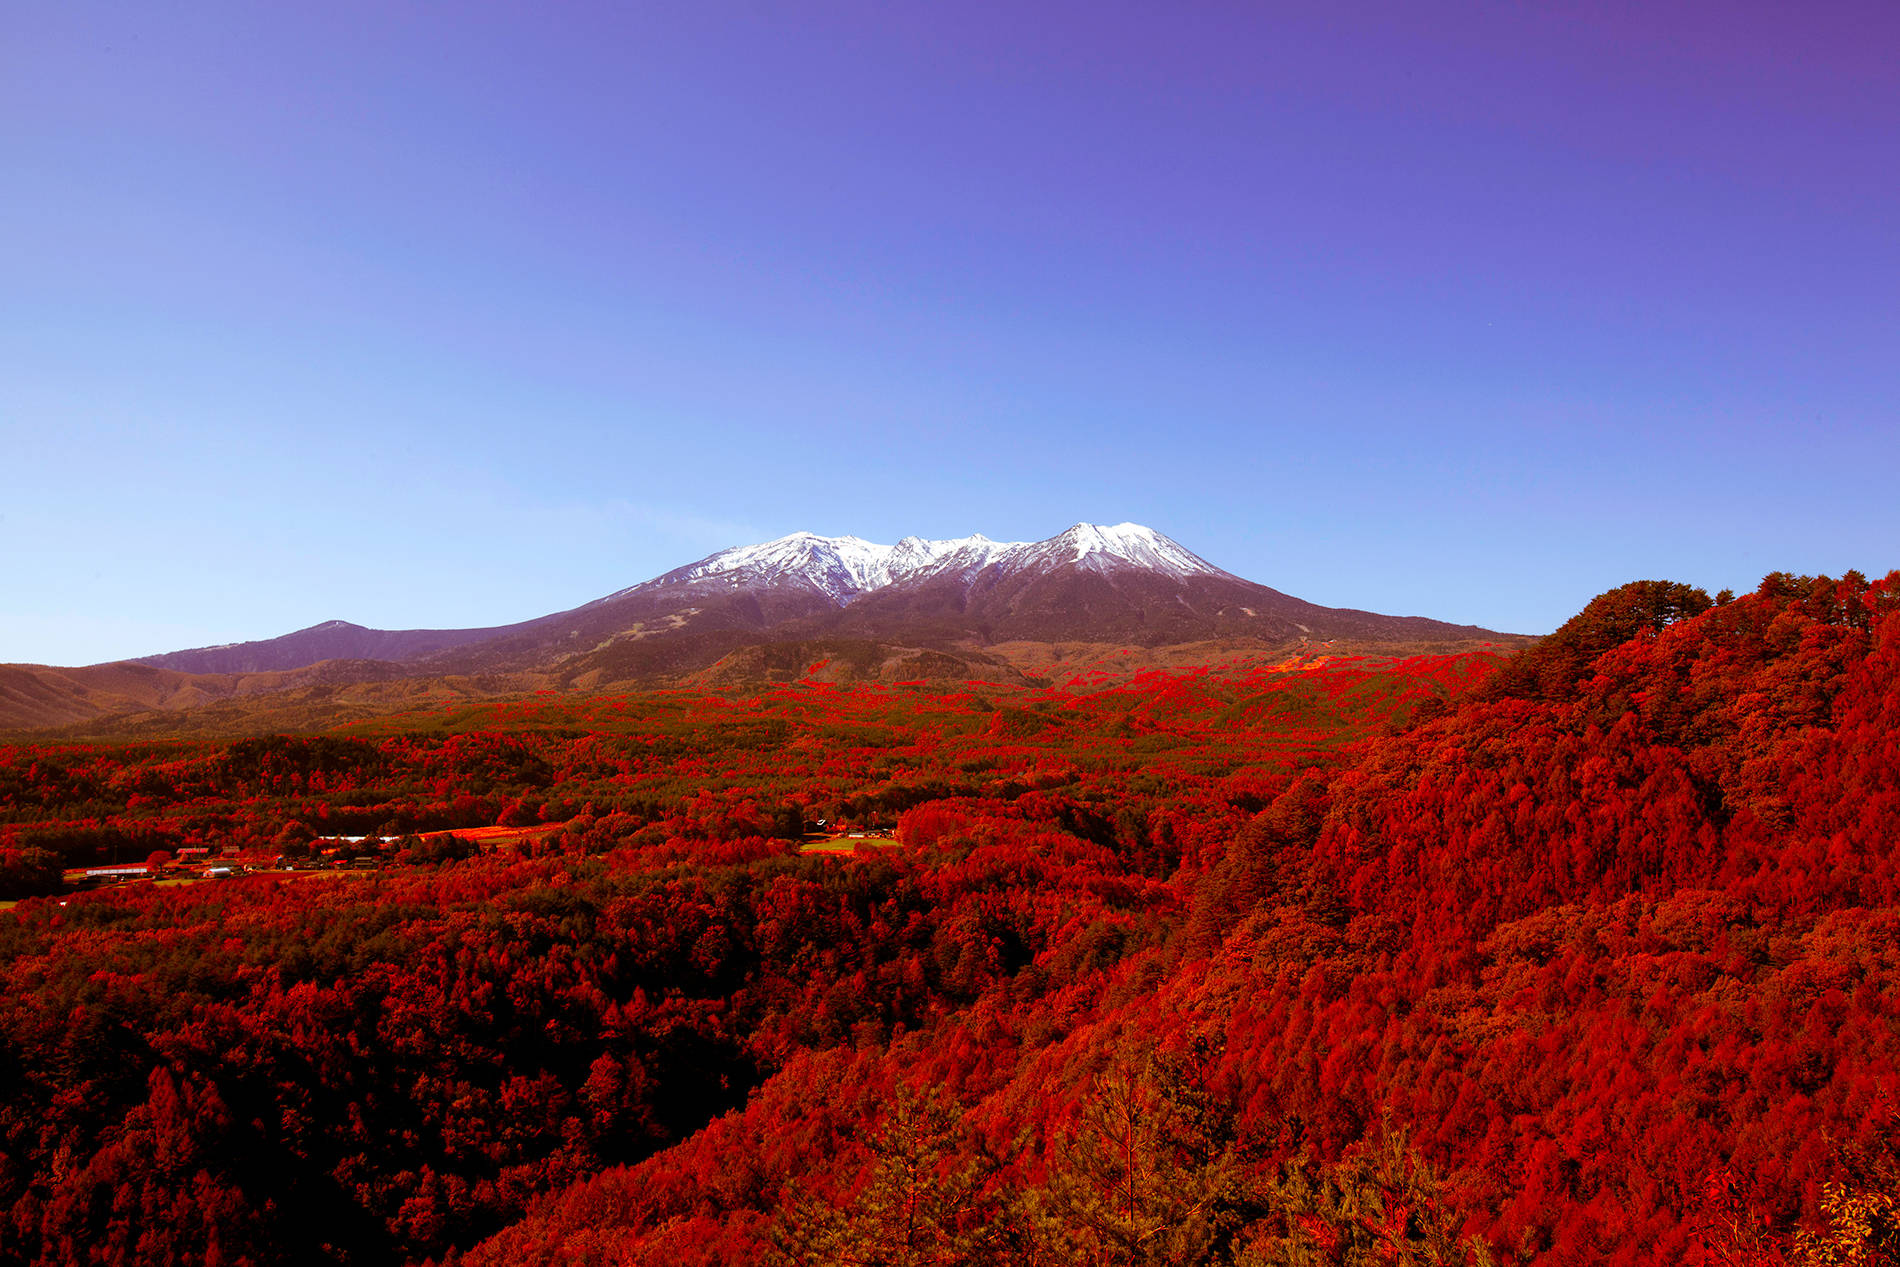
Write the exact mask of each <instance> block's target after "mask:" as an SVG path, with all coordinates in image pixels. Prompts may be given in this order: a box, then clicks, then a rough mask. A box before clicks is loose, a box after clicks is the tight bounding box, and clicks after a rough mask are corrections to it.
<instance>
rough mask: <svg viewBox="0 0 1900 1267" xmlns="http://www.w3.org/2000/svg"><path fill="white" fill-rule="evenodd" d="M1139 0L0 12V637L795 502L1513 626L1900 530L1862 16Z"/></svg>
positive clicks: (670, 562)
mask: <svg viewBox="0 0 1900 1267" xmlns="http://www.w3.org/2000/svg"><path fill="white" fill-rule="evenodd" d="M1185 7H1186V6H1156V5H1123V4H1114V3H1110V4H1087V5H1082V4H1075V5H1067V4H1037V5H1020V4H1010V5H1000V4H999V5H986V4H975V3H967V4H956V5H945V6H899V5H876V4H862V5H837V4H824V3H818V4H811V5H782V6H781V5H768V4H720V3H694V4H653V5H640V6H619V5H611V6H609V5H602V6H588V5H582V4H573V5H565V6H560V7H559V9H558V14H559V16H558V18H557V17H551V16H549V15H550V14H551V13H554V12H556V10H554V9H552V8H550V7H548V6H536V7H530V6H525V5H522V6H504V5H471V6H454V7H449V6H441V5H433V4H428V5H425V4H400V3H390V2H387V0H379V2H378V3H373V4H352V3H325V4H321V5H316V4H311V5H266V6H260V5H248V4H247V5H236V4H233V5H228V6H220V5H214V4H193V5H186V6H135V5H125V4H117V3H115V4H93V3H85V2H83V0H82V2H76V3H75V2H64V3H58V4H53V3H26V4H20V5H14V6H11V7H10V8H9V13H8V16H7V17H6V18H5V19H4V23H5V26H6V30H5V34H4V38H3V39H0V171H4V172H5V173H7V175H6V178H5V188H6V194H7V196H6V197H4V198H0V241H3V242H4V243H5V244H6V246H5V249H4V250H0V454H3V455H4V459H3V460H0V559H4V563H3V564H0V567H3V568H4V573H0V580H3V581H4V584H0V661H27V662H41V663H56V664H77V663H90V662H94V661H99V660H106V659H112V658H116V657H120V656H129V655H139V654H148V653H152V652H157V651H162V650H170V649H175V648H179V647H185V646H194V645H200V644H205V643H214V642H225V641H234V640H239V639H247V638H257V637H269V636H273V635H275V634H278V633H283V632H287V631H289V630H291V629H295V628H299V627H302V626H305V625H310V624H314V623H316V622H318V621H321V620H325V619H331V618H342V619H348V620H354V621H357V622H360V623H363V624H368V625H374V626H379V627H384V628H406V627H415V626H465V625H482V624H496V623H505V622H509V621H513V620H519V619H525V618H528V617H531V616H536V615H540V614H543V613H545V612H549V611H553V610H558V609H561V608H565V607H570V606H574V605H576V604H578V603H581V602H584V601H587V600H589V599H592V598H595V597H598V596H600V595H602V594H605V593H608V592H610V591H612V590H615V589H618V588H621V587H622V586H625V585H628V584H631V583H634V582H636V581H639V580H643V579H645V578H647V577H649V576H652V575H654V574H656V573H658V572H661V571H664V570H666V569H667V568H670V567H673V566H676V565H678V564H680V563H683V562H687V561H690V560H692V559H695V558H698V557H700V556H702V555H705V554H707V553H710V552H712V551H713V550H716V549H719V548H722V547H724V546H728V545H734V544H740V543H743V542H748V541H756V540H763V539H766V538H769V537H773V536H778V535H781V534H783V533H786V532H791V531H795V530H799V529H808V530H812V531H817V532H822V533H831V534H842V533H855V534H856V535H859V536H863V537H867V538H870V539H872V540H877V541H893V540H895V539H897V538H898V537H900V536H903V535H906V534H909V533H919V534H922V535H925V536H962V535H966V534H968V533H971V532H978V531H980V532H983V533H985V534H987V535H989V536H991V537H996V538H1002V539H1028V538H1039V537H1045V536H1049V535H1051V534H1053V533H1056V532H1059V531H1061V530H1062V529H1063V528H1066V527H1068V526H1069V525H1070V524H1071V523H1074V522H1077V521H1080V520H1089V521H1095V522H1108V523H1114V522H1120V521H1123V520H1134V521H1137V522H1141V523H1146V524H1149V525H1151V526H1153V527H1155V528H1158V529H1160V530H1162V531H1164V532H1166V533H1168V534H1170V535H1172V536H1174V537H1175V538H1177V539H1178V540H1180V541H1181V542H1182V543H1183V544H1185V545H1187V546H1188V547H1189V548H1191V549H1193V550H1196V551H1197V552H1199V553H1200V554H1202V555H1204V556H1205V557H1207V558H1209V559H1210V560H1212V561H1213V562H1215V563H1217V564H1219V565H1221V566H1223V567H1226V568H1228V569H1230V570H1232V571H1235V572H1238V573H1240V574H1241V575H1244V576H1247V577H1249V578H1251V579H1254V580H1258V581H1261V582H1263V583H1265V584H1268V585H1272V586H1275V587H1276V588H1279V589H1282V590H1285V591H1287V592H1289V593H1292V594H1296V595H1299V596H1300V597H1303V598H1307V599H1310V600H1313V601H1315V602H1321V603H1327V604H1333V605H1342V606H1357V607H1368V608H1372V609H1375V610H1380V611H1387V612H1393V613H1399V614H1420V615H1429V616H1435V617H1440V618H1444V619H1451V620H1457V621H1469V622H1474V623H1479V624H1485V625H1489V626H1491V627H1494V628H1502V629H1509V630H1517V631H1524V632H1543V631H1546V630H1548V629H1550V628H1553V627H1554V626H1555V625H1557V624H1559V623H1561V622H1562V621H1563V620H1564V619H1565V618H1567V617H1568V616H1569V615H1570V614H1572V613H1574V612H1575V611H1576V610H1577V609H1579V608H1580V607H1581V606H1582V605H1583V604H1584V603H1585V602H1586V601H1588V599H1589V598H1590V597H1591V596H1592V595H1594V594H1596V593H1598V592H1600V591H1601V590H1604V589H1607V588H1609V587H1610V586H1613V585H1616V584H1619V583H1621V582H1623V581H1626V580H1632V579H1637V578H1641V577H1666V578H1670V579H1677V580H1684V581H1690V582H1694V583H1697V584H1701V585H1704V586H1707V587H1708V588H1710V589H1711V590H1713V589H1716V588H1720V587H1722V586H1732V587H1736V588H1748V587H1752V586H1753V585H1754V583H1755V582H1756V581H1757V580H1758V579H1759V578H1760V576H1761V575H1762V574H1763V573H1765V572H1768V571H1771V570H1777V569H1781V570H1788V571H1795V572H1833V573H1838V572H1840V571H1842V570H1845V569H1847V568H1860V569H1861V570H1863V571H1866V572H1870V573H1884V572H1885V571H1887V570H1888V569H1890V568H1893V567H1896V566H1900V497H1896V496H1895V495H1894V493H1893V491H1892V484H1893V472H1894V471H1895V470H1896V469H1900V414H1897V413H1896V406H1897V405H1900V305H1897V304H1896V303H1895V299H1894V297H1895V296H1896V295H1900V235H1896V233H1895V232H1894V225H1895V224H1896V223H1900V74H1897V73H1896V72H1895V71H1894V69H1893V65H1892V60H1891V50H1892V49H1893V48H1894V47H1895V42H1896V37H1900V9H1896V8H1895V7H1894V6H1893V5H1891V4H1887V3H1868V4H1853V5H1829V4H1816V5H1803V6H1798V7H1791V6H1782V5H1748V4H1722V5H1713V4H1711V5H1692V4H1686V5H1669V6H1638V5H1602V4H1590V5H1584V4H1576V5H1525V4H1517V3H1513V4H1447V5H1433V6H1421V5H1415V4H1367V5H1345V6H1313V5H1304V4H1302V5H1275V4H1245V5H1242V4H1210V5H1205V6H1196V7H1194V8H1193V12H1191V13H1186V14H1184V13H1182V12H1176V11H1173V10H1178V9H1182V8H1185ZM1652 10H1667V12H1666V14H1664V13H1658V12H1652ZM1428 11H1429V12H1428Z"/></svg>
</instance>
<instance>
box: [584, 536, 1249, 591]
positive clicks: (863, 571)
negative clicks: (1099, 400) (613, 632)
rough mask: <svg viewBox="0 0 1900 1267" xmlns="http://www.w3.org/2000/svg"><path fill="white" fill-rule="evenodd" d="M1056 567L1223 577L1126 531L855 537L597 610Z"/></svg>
mask: <svg viewBox="0 0 1900 1267" xmlns="http://www.w3.org/2000/svg"><path fill="white" fill-rule="evenodd" d="M1066 565H1073V566H1077V567H1081V568H1084V569H1087V570H1089V571H1094V572H1108V571H1114V570H1117V569H1123V568H1137V569H1143V570H1148V571H1154V572H1160V573H1164V574H1166V575H1170V576H1175V577H1187V576H1194V575H1209V576H1225V575H1227V574H1226V573H1225V572H1222V571H1221V570H1220V569H1219V568H1217V567H1214V566H1213V565H1212V564H1210V563H1208V562H1207V561H1206V560H1204V559H1202V558H1200V557H1199V556H1198V555H1196V554H1194V553H1192V552H1191V551H1189V550H1187V549H1185V548H1183V547H1182V546H1181V545H1179V544H1177V543H1176V542H1174V541H1173V540H1171V539H1169V538H1168V537H1166V536H1164V535H1162V534H1161V533H1158V532H1156V531H1155V530H1154V529H1152V528H1144V527H1143V526H1141V525H1140V524H1132V523H1123V524H1116V525H1114V526H1113V527H1105V526H1102V525H1099V524H1077V525H1075V526H1074V527H1073V528H1070V529H1069V530H1068V531H1067V532H1064V533H1062V534H1060V535H1058V536H1055V537H1051V538H1049V539H1048V540H1047V541H992V540H990V539H989V538H988V537H986V536H984V535H983V534H981V533H974V534H972V535H970V536H967V537H954V538H950V539H947V540H941V541H936V540H929V539H927V538H924V537H905V538H904V539H903V540H901V541H899V542H898V543H897V544H896V545H889V546H887V545H879V544H877V543H876V542H872V541H866V540H864V539H863V538H862V537H851V536H845V537H821V536H818V535H817V534H816V533H811V532H794V533H792V534H790V535H789V536H784V537H779V538H777V539H776V540H773V541H765V542H761V543H759V544H758V545H749V546H734V547H733V548H732V549H730V550H721V551H719V552H718V553H717V554H712V555H708V556H707V557H706V558H704V559H701V560H700V561H699V562H697V563H692V564H688V565H687V566H685V567H682V568H675V569H674V570H673V571H671V572H668V573H666V574H665V575H663V576H657V577H655V578H654V579H652V580H650V581H647V582H645V583H644V584H640V585H636V586H633V587H632V588H631V589H626V590H622V591H620V592H619V593H618V594H613V595H609V596H608V598H607V599H602V600H599V601H602V602H608V601H611V600H612V599H615V598H620V597H623V596H625V595H628V594H634V593H639V592H643V591H649V590H653V589H658V588H660V587H662V586H668V587H671V586H690V587H693V588H696V589H715V590H736V589H751V588H755V587H779V586H792V587H797V588H803V589H809V590H814V591H817V592H818V593H820V594H823V595H824V596H825V597H826V598H828V599H830V600H831V601H832V602H833V603H836V604H837V605H838V606H840V607H842V606H844V605H846V604H847V603H849V602H851V601H852V600H853V599H855V598H857V597H859V596H860V595H863V594H869V593H872V592H873V591H876V590H881V589H884V588H886V587H887V586H891V585H899V584H904V583H906V582H913V581H923V580H932V579H936V578H941V577H946V576H958V577H962V578H966V579H967V578H970V577H974V576H975V575H976V574H977V573H979V572H983V571H986V570H988V569H990V568H995V569H998V570H999V571H1001V572H1004V573H1006V574H1014V573H1018V572H1022V571H1025V570H1035V569H1038V568H1055V567H1062V566H1066Z"/></svg>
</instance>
